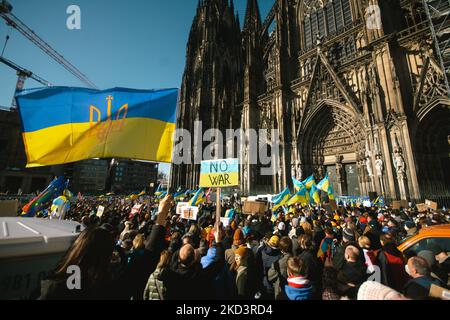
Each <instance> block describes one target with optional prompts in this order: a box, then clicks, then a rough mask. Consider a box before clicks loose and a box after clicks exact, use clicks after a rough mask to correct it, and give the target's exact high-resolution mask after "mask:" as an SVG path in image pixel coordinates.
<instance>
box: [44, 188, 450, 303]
mask: <svg viewBox="0 0 450 320" xmlns="http://www.w3.org/2000/svg"><path fill="white" fill-rule="evenodd" d="M138 203H141V204H142V205H141V207H140V210H139V211H138V212H134V213H132V212H131V211H132V207H133V206H134V205H135V204H138ZM99 205H102V206H105V208H106V209H105V212H104V213H103V214H102V215H101V216H98V215H96V210H97V207H98V206H99ZM175 208H176V205H175V202H174V201H173V199H172V198H171V197H170V196H166V197H165V198H164V199H162V200H161V201H159V200H157V199H156V198H153V197H141V198H140V199H137V200H135V201H132V202H130V201H128V200H124V199H122V198H120V197H115V198H114V199H99V198H86V199H83V200H78V201H77V203H75V204H74V205H72V206H71V209H70V211H69V212H68V214H67V216H66V218H67V219H71V220H76V221H79V222H81V223H82V224H83V225H84V227H85V229H84V231H83V232H82V233H81V234H80V235H79V237H78V238H77V239H76V241H75V242H74V243H73V245H72V246H71V248H70V249H69V250H68V251H67V253H66V255H65V257H64V258H63V259H62V261H61V262H60V264H59V265H58V267H57V268H56V270H55V271H54V272H53V274H52V275H51V276H50V277H49V278H48V279H46V280H44V281H42V284H41V290H40V296H39V299H133V300H142V299H144V300H171V299H176V300H181V299H182V300H197V299H208V300H209V299H220V300H225V299H244V300H257V299H260V300H273V299H276V300H342V299H350V300H356V299H361V300H367V299H378V300H384V299H390V300H405V299H433V295H432V294H430V292H434V291H435V290H436V288H437V289H439V290H446V289H448V288H449V287H448V285H449V273H450V259H449V256H448V255H447V251H448V249H449V248H448V239H446V240H445V239H444V240H443V241H441V242H440V241H434V240H433V241H428V242H427V243H426V244H424V245H420V246H419V247H417V248H413V249H414V250H406V251H404V252H401V251H399V249H398V245H399V244H401V243H403V242H404V241H406V240H408V239H409V238H411V237H414V236H415V235H416V234H417V233H418V232H419V231H420V230H421V229H423V228H428V227H430V226H433V225H445V224H448V223H449V220H450V219H449V218H450V216H449V213H448V212H444V211H433V210H428V211H427V212H423V213H419V212H417V211H415V210H413V209H404V210H403V209H402V210H393V209H392V208H387V207H386V208H357V207H343V206H341V207H339V210H337V211H335V212H329V211H327V210H325V209H323V208H320V207H310V206H308V207H302V206H300V205H298V206H292V207H290V208H289V210H288V211H287V210H286V211H287V212H280V213H279V214H273V213H272V212H267V213H266V214H250V215H248V214H243V213H241V212H240V206H239V203H238V202H235V201H224V202H223V203H222V212H225V215H226V216H228V217H229V218H230V219H229V223H228V224H227V225H225V226H224V225H223V223H220V224H218V223H217V222H216V219H215V209H216V208H215V207H214V205H213V204H202V205H201V206H200V213H199V216H198V219H197V220H196V221H191V220H185V219H182V218H181V217H180V216H179V215H177V214H176V211H175ZM445 241H447V242H445ZM446 246H447V247H446ZM72 265H76V266H79V267H80V270H81V283H82V285H81V289H80V290H70V289H68V288H67V284H66V282H67V278H68V274H67V272H66V270H67V268H68V267H69V266H72Z"/></svg>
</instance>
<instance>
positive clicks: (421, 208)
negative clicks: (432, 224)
mask: <svg viewBox="0 0 450 320" xmlns="http://www.w3.org/2000/svg"><path fill="white" fill-rule="evenodd" d="M416 207H417V211H419V213H423V212H427V208H428V207H427V205H426V204H425V203H419V204H416Z"/></svg>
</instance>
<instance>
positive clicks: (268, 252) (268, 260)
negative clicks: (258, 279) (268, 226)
mask: <svg viewBox="0 0 450 320" xmlns="http://www.w3.org/2000/svg"><path fill="white" fill-rule="evenodd" d="M280 257H281V251H280V249H277V248H272V247H270V246H268V245H265V246H264V248H263V249H262V250H261V263H262V267H263V272H264V278H263V285H264V288H265V291H266V293H267V294H268V295H269V296H270V297H272V296H273V295H274V288H273V285H272V283H270V281H269V278H268V274H269V269H270V268H271V267H272V264H273V263H274V262H275V261H277V260H278V259H280Z"/></svg>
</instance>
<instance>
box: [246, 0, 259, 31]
mask: <svg viewBox="0 0 450 320" xmlns="http://www.w3.org/2000/svg"><path fill="white" fill-rule="evenodd" d="M260 28H261V14H260V12H259V5H258V0H247V9H246V11H245V22H244V29H246V30H252V31H256V30H259V29H260Z"/></svg>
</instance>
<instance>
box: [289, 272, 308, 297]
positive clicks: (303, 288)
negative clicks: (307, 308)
mask: <svg viewBox="0 0 450 320" xmlns="http://www.w3.org/2000/svg"><path fill="white" fill-rule="evenodd" d="M284 291H285V292H286V296H287V298H288V299H289V300H310V299H311V294H312V286H311V283H310V282H309V280H308V279H306V278H303V277H291V278H289V279H288V284H287V285H286V286H285V287H284Z"/></svg>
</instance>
